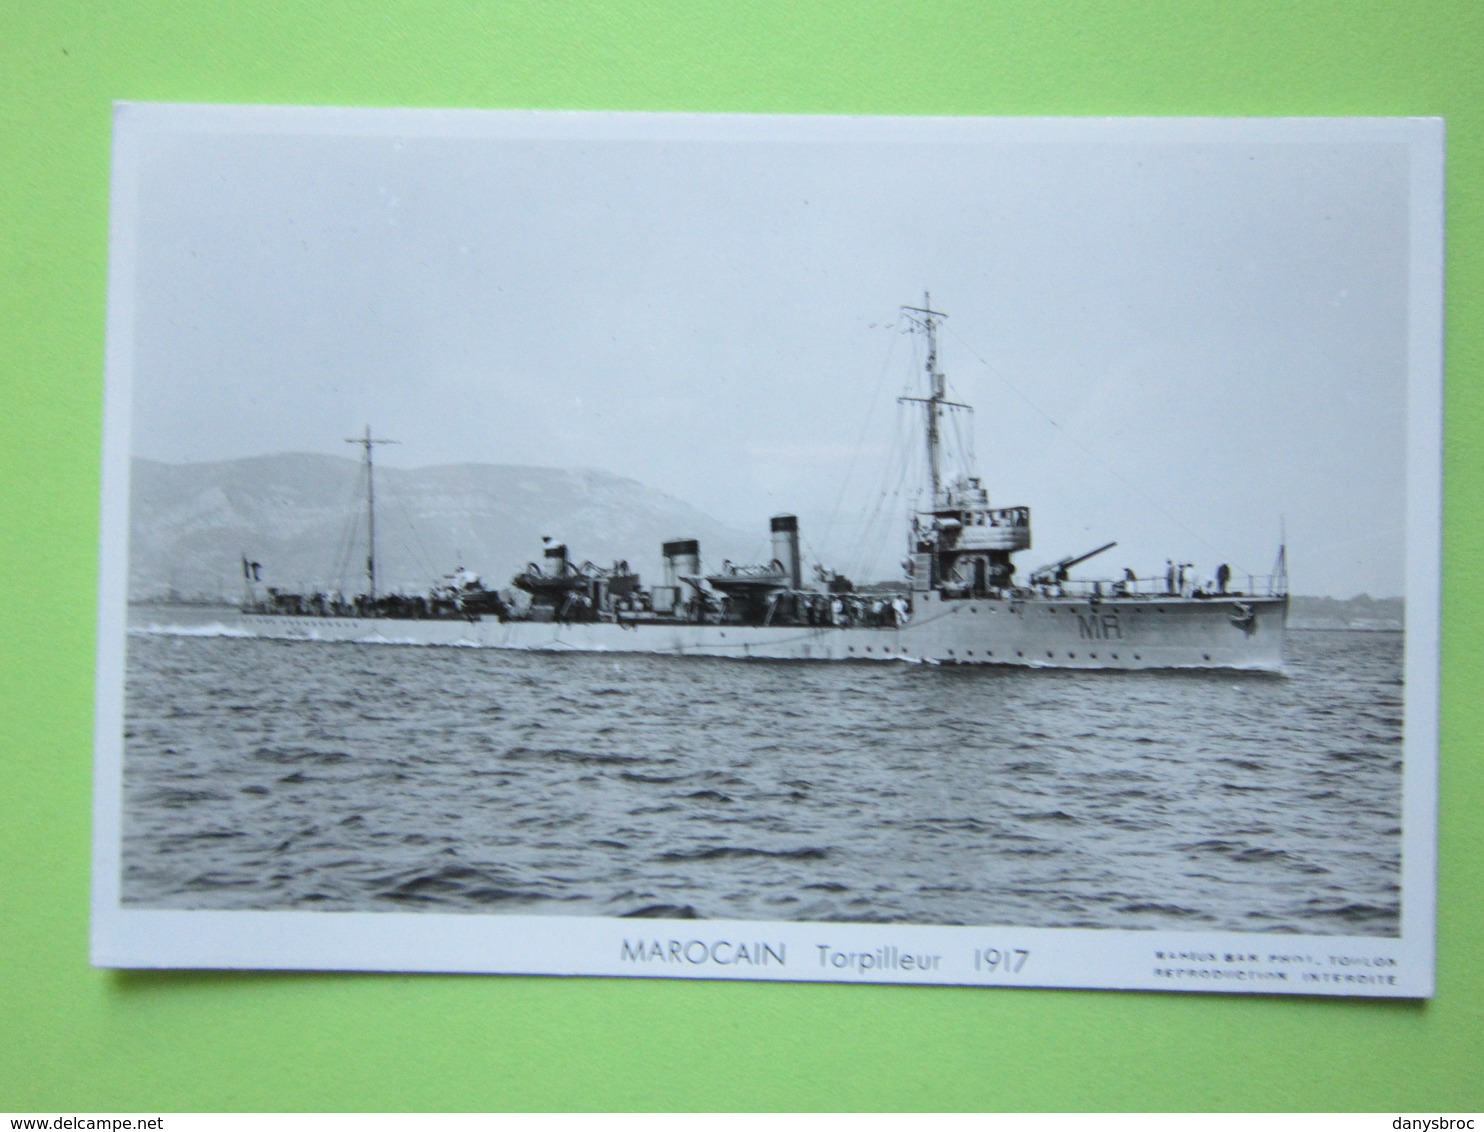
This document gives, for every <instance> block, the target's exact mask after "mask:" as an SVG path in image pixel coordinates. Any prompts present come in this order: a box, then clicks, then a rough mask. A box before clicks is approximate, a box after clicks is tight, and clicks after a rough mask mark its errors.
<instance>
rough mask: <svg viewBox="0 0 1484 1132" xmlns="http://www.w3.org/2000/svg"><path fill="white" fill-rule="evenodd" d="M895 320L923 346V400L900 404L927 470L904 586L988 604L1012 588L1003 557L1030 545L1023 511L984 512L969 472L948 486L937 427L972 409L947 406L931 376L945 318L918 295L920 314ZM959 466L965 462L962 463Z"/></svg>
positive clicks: (981, 493) (938, 377) (935, 373)
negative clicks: (923, 506)
mask: <svg viewBox="0 0 1484 1132" xmlns="http://www.w3.org/2000/svg"><path fill="white" fill-rule="evenodd" d="M902 315H903V316H904V317H905V318H906V319H907V320H908V322H910V323H911V324H912V327H913V329H914V330H915V331H916V332H918V333H920V334H922V335H924V336H925V337H926V338H927V361H926V363H925V365H924V369H925V371H926V375H927V386H928V395H927V396H926V397H902V398H901V400H902V401H910V402H913V403H916V404H920V405H922V406H923V409H924V417H925V418H926V427H925V429H924V432H925V439H926V445H927V464H928V491H929V493H930V494H929V503H928V509H927V510H925V511H919V512H918V513H917V514H916V515H915V516H914V517H913V520H912V531H911V546H912V558H911V563H912V571H911V572H912V586H913V589H915V590H918V591H927V590H937V591H938V592H940V593H941V594H942V595H943V596H945V597H973V596H988V595H989V594H991V593H996V592H1000V591H1003V590H1006V589H1009V588H1010V587H1011V586H1012V585H1013V578H1014V573H1015V567H1014V565H1013V563H1012V562H1011V555H1013V554H1014V553H1015V552H1016V551H1018V550H1025V549H1026V548H1028V547H1029V546H1030V544H1031V536H1030V530H1031V528H1030V508H1028V507H1001V508H995V507H991V506H990V503H989V494H988V492H986V491H985V490H984V487H983V485H982V484H981V483H980V480H979V477H978V475H976V474H975V472H974V469H973V468H972V467H967V466H966V467H965V469H964V470H963V472H962V473H961V474H959V475H957V476H954V477H952V478H949V477H948V476H947V475H945V472H944V467H943V430H942V421H943V419H944V416H945V414H946V413H947V412H948V411H953V410H957V411H962V412H964V413H968V414H971V413H972V412H973V408H972V406H969V405H965V404H963V403H961V402H958V401H950V400H949V399H948V393H947V379H946V377H945V376H944V374H943V371H942V370H940V369H939V368H938V326H939V325H940V324H941V323H942V321H943V320H944V319H946V318H947V317H948V316H947V315H946V314H945V313H944V312H942V311H939V310H935V309H933V304H932V296H931V295H929V294H928V293H926V292H924V293H923V296H922V306H920V307H917V306H903V307H902ZM965 463H966V464H967V461H965Z"/></svg>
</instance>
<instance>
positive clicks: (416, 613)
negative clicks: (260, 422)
mask: <svg viewBox="0 0 1484 1132" xmlns="http://www.w3.org/2000/svg"><path fill="white" fill-rule="evenodd" d="M902 314H903V316H904V317H905V319H906V320H907V326H908V328H909V329H911V330H912V331H913V332H914V333H919V334H921V335H922V336H923V337H924V338H925V339H926V362H925V365H924V367H923V368H924V377H925V385H926V389H925V390H924V391H923V395H922V396H910V397H903V398H901V400H902V401H904V402H911V403H914V404H915V405H917V406H919V407H920V411H921V414H922V418H923V425H924V427H923V443H924V446H925V452H926V458H927V475H926V479H927V483H926V484H925V496H924V497H923V498H922V499H920V500H919V501H918V505H917V506H916V507H915V508H914V510H913V512H912V514H910V515H909V516H908V517H907V547H906V550H907V553H906V557H905V558H904V560H903V574H904V577H903V578H902V579H901V581H900V582H898V583H895V584H893V585H891V586H872V587H869V588H864V589H858V588H857V587H856V586H855V584H854V583H853V582H852V581H851V580H850V579H848V578H846V577H843V576H841V575H839V574H834V573H831V572H828V571H825V570H824V569H822V568H818V567H817V568H816V569H815V571H813V576H811V577H809V578H806V577H805V571H804V568H803V566H804V564H803V561H802V559H801V556H800V539H799V524H798V519H797V517H796V516H794V515H787V514H785V515H776V516H774V517H773V518H772V520H771V523H770V526H771V532H770V533H771V539H772V542H771V551H772V558H771V559H770V560H769V561H768V562H765V563H758V564H736V563H732V562H730V561H727V562H724V563H723V564H722V566H721V568H720V569H719V570H715V571H713V572H709V573H708V572H706V571H705V570H704V569H703V565H702V562H703V560H702V557H701V548H700V545H699V543H698V541H697V540H695V539H692V538H676V539H673V540H670V541H667V542H665V543H664V544H663V545H662V547H661V552H662V560H663V563H664V566H663V578H662V580H661V581H660V582H659V583H657V584H654V585H652V586H648V587H646V586H644V585H643V584H642V582H641V579H640V578H639V576H638V574H637V573H635V572H634V571H633V570H631V569H630V567H629V565H628V563H627V562H625V561H618V562H614V563H613V564H612V565H611V566H598V565H595V564H594V563H592V562H588V561H580V560H579V559H578V558H577V557H576V556H575V555H573V554H572V553H571V552H570V551H569V548H568V546H567V545H566V544H564V543H556V542H551V541H548V543H547V545H545V546H544V547H543V549H542V553H541V556H540V559H539V560H538V561H534V562H531V563H529V564H528V565H527V566H526V568H525V569H524V570H522V571H521V572H520V573H519V574H517V575H516V576H515V577H514V579H512V586H513V589H509V588H507V589H504V590H496V589H489V588H486V587H485V585H484V584H483V583H482V582H481V581H480V579H479V577H478V576H477V575H475V574H473V573H472V572H470V571H468V570H465V569H464V568H462V567H461V568H460V569H459V570H458V571H456V572H455V573H454V574H452V575H450V576H448V577H447V578H445V579H443V580H442V581H441V582H440V583H439V584H438V585H435V586H433V587H432V588H430V589H428V590H427V591H426V592H422V593H416V594H408V593H405V592H394V593H383V592H379V591H378V589H377V579H376V516H375V474H374V473H375V466H374V460H373V453H374V449H375V446H376V445H378V444H381V443H386V442H385V441H383V440H381V439H378V438H374V437H372V435H371V431H370V429H369V428H367V430H366V432H365V435H364V436H362V437H359V438H355V439H353V440H352V441H351V443H355V444H358V445H360V446H361V447H362V449H363V463H364V469H365V476H366V493H365V494H366V508H367V514H366V518H367V527H368V543H367V558H366V583H367V584H366V588H365V591H364V592H362V593H359V594H355V595H351V596H347V595H344V594H342V593H340V592H338V591H334V590H321V591H316V592H311V593H299V592H291V591H286V590H283V589H280V588H277V587H266V588H265V587H262V586H260V585H259V583H260V582H261V581H262V565H261V564H260V563H258V562H256V561H250V560H249V558H248V557H247V556H246V555H244V556H243V563H242V565H243V575H244V580H245V585H246V589H247V592H246V595H245V599H244V604H243V608H242V611H243V614H244V617H243V625H244V628H247V629H248V630H250V631H251V632H253V633H254V635H257V636H261V637H269V638H276V639H285V640H314V641H347V642H356V641H359V642H368V643H402V644H421V645H462V646H477V647H487V648H503V649H526V650H547V651H552V650H556V651H580V652H614V653H654V654H665V655H673V656H707V657H733V658H754V659H769V660H833V661H842V660H862V661H864V660H877V661H881V660H890V661H911V662H926V663H931V664H978V665H1018V666H1028V667H1038V668H1079V669H1161V668H1171V669H1179V668H1231V669H1266V670H1277V669H1281V668H1282V665H1283V647H1284V634H1285V629H1286V625H1287V618H1288V579H1287V563H1286V554H1285V551H1284V549H1283V548H1282V547H1281V546H1280V547H1279V550H1278V556H1277V560H1276V562H1275V564H1274V568H1273V571H1272V572H1271V573H1270V574H1267V575H1260V576H1253V575H1248V576H1246V577H1240V578H1239V577H1235V576H1234V575H1233V574H1232V572H1231V570H1230V569H1229V567H1227V566H1224V565H1223V566H1221V567H1218V568H1217V570H1216V574H1215V577H1214V579H1212V580H1209V581H1201V580H1199V579H1198V578H1197V576H1196V575H1195V574H1193V573H1189V572H1188V570H1189V564H1188V563H1177V562H1176V561H1175V560H1174V559H1170V560H1168V561H1167V566H1166V569H1165V571H1164V573H1163V574H1162V575H1156V576H1153V577H1138V576H1136V575H1135V574H1134V573H1133V571H1131V570H1125V571H1124V572H1123V575H1122V576H1121V577H1116V578H1102V577H1076V578H1074V577H1073V576H1072V574H1071V571H1072V569H1073V568H1074V567H1077V566H1080V565H1081V564H1082V563H1084V562H1086V561H1088V560H1090V559H1092V558H1093V557H1095V556H1097V555H1099V554H1102V553H1103V552H1105V551H1107V550H1109V549H1111V548H1112V547H1113V546H1115V545H1116V544H1115V543H1111V542H1110V543H1106V544H1104V545H1102V546H1100V547H1098V548H1096V549H1095V550H1091V551H1089V552H1087V553H1085V554H1078V555H1073V556H1069V557H1066V558H1062V559H1060V560H1059V561H1056V562H1053V563H1051V564H1049V565H1044V566H1041V567H1039V568H1036V569H1033V570H1030V571H1028V572H1027V573H1026V574H1025V576H1024V577H1018V576H1017V568H1016V564H1015V561H1014V556H1015V555H1016V554H1018V553H1020V552H1023V551H1026V550H1029V549H1030V547H1031V512H1030V508H1029V507H1026V506H1019V505H1017V506H1000V505H996V504H992V503H991V502H990V499H989V493H988V491H987V490H986V489H985V487H984V486H983V483H982V482H981V480H980V478H979V477H978V476H977V475H976V474H974V471H973V469H972V468H968V469H967V470H963V471H961V472H959V473H958V474H953V475H949V474H946V472H945V469H944V463H945V461H944V442H943V435H942V431H943V426H944V422H945V420H946V418H947V416H948V415H949V414H953V413H963V414H968V413H970V412H971V411H972V410H971V408H970V406H968V405H966V404H963V403H960V402H956V401H950V400H949V398H948V394H947V385H946V380H945V377H944V374H943V372H942V371H941V370H940V369H939V366H938V331H939V327H940V325H941V322H942V320H943V319H944V318H946V317H947V316H946V315H945V314H944V313H943V312H941V311H937V310H934V309H933V308H932V304H931V299H930V297H929V296H924V299H923V305H922V306H920V307H919V306H904V307H903V308H902Z"/></svg>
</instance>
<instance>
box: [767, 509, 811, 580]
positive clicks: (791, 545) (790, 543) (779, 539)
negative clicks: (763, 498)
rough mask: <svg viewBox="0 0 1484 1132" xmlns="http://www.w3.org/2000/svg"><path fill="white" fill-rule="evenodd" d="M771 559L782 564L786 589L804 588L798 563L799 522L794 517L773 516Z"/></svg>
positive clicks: (802, 575)
mask: <svg viewBox="0 0 1484 1132" xmlns="http://www.w3.org/2000/svg"><path fill="white" fill-rule="evenodd" d="M773 558H774V560H775V561H778V562H782V563H783V569H784V572H785V573H786V574H788V588H789V589H791V590H800V589H803V588H804V574H803V570H802V569H801V564H800V562H799V520H798V516H796V515H774V516H773Z"/></svg>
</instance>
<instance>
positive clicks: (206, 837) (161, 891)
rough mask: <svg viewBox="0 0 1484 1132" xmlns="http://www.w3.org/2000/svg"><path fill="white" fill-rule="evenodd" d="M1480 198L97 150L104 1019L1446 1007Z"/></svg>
mask: <svg viewBox="0 0 1484 1132" xmlns="http://www.w3.org/2000/svg"><path fill="white" fill-rule="evenodd" d="M1442 165H1443V131H1442V125H1441V123H1440V122H1439V121H1436V120H1422V119H1267V120H1260V119H1124V120H1119V119H1096V120H1093V119H983V118H962V119H954V118H921V119H911V118H847V117H817V118H811V117H789V116H772V117H770V116H762V115H759V116H744V115H685V114H638V113H625V114H618V113H612V114H607V113H597V112H593V113H565V112H535V111H530V112H517V111H473V110H469V111H458V110H450V111H429V110H358V109H328V108H292V107H280V108H270V107H230V106H187V105H161V104H156V105H151V104H120V105H119V106H118V107H116V110H115V128H114V155H113V189H112V202H111V216H110V262H109V296H108V340H107V358H106V367H107V372H106V381H105V413H104V418H105V420H104V429H105V436H104V456H103V473H104V474H103V506H102V515H103V520H102V532H101V567H100V578H101V581H100V600H99V660H98V710H97V725H96V726H97V734H96V771H95V775H96V781H95V813H94V828H95V844H94V876H93V959H94V962H95V963H96V964H98V965H101V966H117V967H262V968H303V969H311V968H315V969H346V970H366V969H382V970H428V971H471V972H491V973H530V974H564V975H602V976H613V975H629V976H646V977H699V978H751V979H774V980H799V981H811V980H812V981H835V982H862V983H880V982H895V983H947V984H971V985H986V986H988V985H995V986H1002V985H1023V986H1064V987H1094V988H1095V987H1107V988H1124V989H1154V990H1180V991H1191V990H1194V991H1215V992H1226V993H1233V992H1235V993H1250V992H1256V993H1264V994H1271V993H1290V994H1331V995H1373V996H1405V997H1426V996H1427V995H1429V994H1430V993H1431V987H1432V952H1433V903H1434V887H1435V877H1434V873H1435V836H1436V832H1435V826H1436V819H1435V813H1436V780H1437V754H1436V752H1437V735H1436V717H1437V663H1438V662H1437V640H1438V588H1439V539H1440V518H1439V515H1440V512H1439V498H1440V471H1439V468H1440V437H1441V428H1442V425H1441V404H1442V377H1441V373H1442V362H1441V359H1442V332H1443V331H1442V263H1443V230H1442Z"/></svg>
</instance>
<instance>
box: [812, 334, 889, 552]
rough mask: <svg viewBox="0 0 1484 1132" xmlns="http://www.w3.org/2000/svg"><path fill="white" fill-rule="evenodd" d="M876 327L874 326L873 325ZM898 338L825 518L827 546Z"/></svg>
mask: <svg viewBox="0 0 1484 1132" xmlns="http://www.w3.org/2000/svg"><path fill="white" fill-rule="evenodd" d="M873 325H874V324H873ZM884 325H885V326H886V328H887V329H891V328H893V327H895V326H896V323H895V321H893V322H888V323H886V324H884ZM896 346H897V343H896V336H895V335H893V336H892V338H891V344H890V346H888V348H887V351H886V357H885V358H884V359H883V360H882V363H881V372H880V373H878V374H877V375H876V383H875V385H874V386H873V387H872V390H871V396H870V399H869V400H868V401H867V403H866V417H865V420H863V421H862V422H861V429H860V435H859V436H857V437H856V438H855V444H854V446H853V447H852V448H851V451H850V463H849V464H848V465H847V466H846V469H845V475H844V477H843V478H842V479H841V480H840V490H839V492H837V493H836V495H835V503H834V506H832V507H831V508H830V510H829V513H828V514H827V515H826V516H825V523H824V536H823V538H822V540H821V541H822V542H823V543H824V545H825V546H829V545H830V536H831V535H832V534H833V533H834V529H835V525H836V523H837V522H838V521H839V518H840V509H841V507H842V506H843V505H844V502H845V491H846V489H847V488H848V487H849V485H850V483H851V481H852V479H853V478H854V475H855V465H856V461H858V460H859V459H860V455H861V451H862V449H863V448H864V447H865V441H866V433H867V431H868V430H869V429H870V427H871V421H872V420H873V419H874V417H875V414H876V405H877V403H878V402H879V401H880V400H881V388H882V386H883V385H885V384H886V375H887V373H888V372H890V370H891V361H892V358H893V356H894V355H895V354H896Z"/></svg>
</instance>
